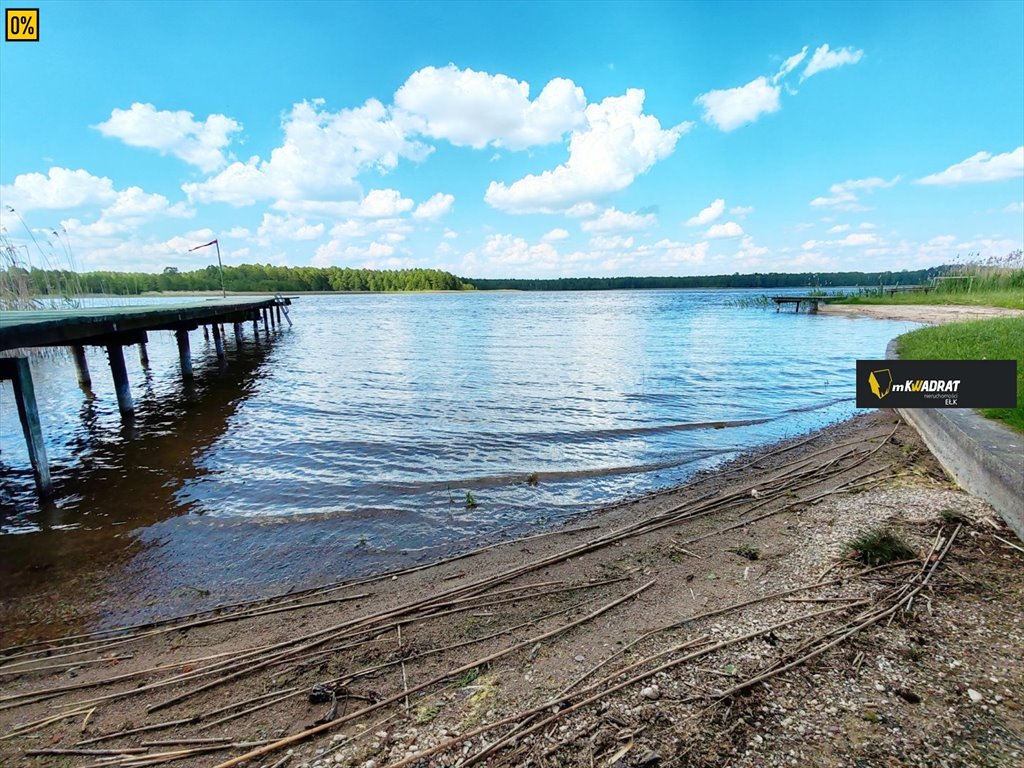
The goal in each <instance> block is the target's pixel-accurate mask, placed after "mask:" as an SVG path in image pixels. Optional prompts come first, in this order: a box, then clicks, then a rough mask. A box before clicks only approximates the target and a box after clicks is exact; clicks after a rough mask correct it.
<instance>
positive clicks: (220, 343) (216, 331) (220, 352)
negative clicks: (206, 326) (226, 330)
mask: <svg viewBox="0 0 1024 768" xmlns="http://www.w3.org/2000/svg"><path fill="white" fill-rule="evenodd" d="M213 345H214V347H216V349H217V359H218V360H223V359H224V339H223V338H221V334H220V325H219V324H218V323H214V324H213Z"/></svg>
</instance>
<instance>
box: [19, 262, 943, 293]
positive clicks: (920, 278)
mask: <svg viewBox="0 0 1024 768" xmlns="http://www.w3.org/2000/svg"><path fill="white" fill-rule="evenodd" d="M946 269H947V268H946V267H932V268H930V269H918V270H904V271H900V272H801V273H784V272H767V273H761V272H755V273H753V274H745V275H741V274H739V273H738V272H737V273H733V274H731V275H703V276H696V277H563V278H557V279H520V278H508V279H484V278H465V277H457V276H456V275H453V274H452V273H450V272H445V271H443V270H440V269H395V270H374V269H350V268H343V267H277V266H272V265H269V264H242V265H239V266H226V267H224V278H223V279H224V288H225V289H226V290H228V291H234V292H265V293H286V292H293V291H328V292H364V291H369V292H389V291H465V290H480V291H494V290H517V291H606V290H625V289H656V288H821V289H824V288H828V287H833V286H868V285H871V286H874V285H917V284H922V283H927V282H928V281H930V280H931V279H932V278H933V277H935V276H936V275H940V274H943V273H944V272H945V271H946ZM0 285H22V286H24V287H25V288H27V289H28V292H30V293H33V294H36V295H44V296H46V295H49V296H53V295H64V296H67V295H88V294H114V295H135V294H141V293H153V292H157V293H160V292H170V291H182V292H192V291H219V290H220V289H221V273H220V270H219V269H218V268H217V267H216V266H215V265H211V266H208V267H205V268H202V269H195V270H191V271H180V270H178V269H177V268H176V267H167V268H165V269H164V270H163V272H158V273H149V272H102V271H101V272H72V271H69V270H54V269H37V268H32V269H25V268H23V267H21V266H8V267H7V268H6V269H3V270H0Z"/></svg>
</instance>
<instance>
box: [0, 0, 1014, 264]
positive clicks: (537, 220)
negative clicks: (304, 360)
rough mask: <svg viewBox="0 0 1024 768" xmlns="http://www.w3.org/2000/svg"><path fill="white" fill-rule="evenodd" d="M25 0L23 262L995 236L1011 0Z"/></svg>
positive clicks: (498, 258) (786, 260)
mask: <svg viewBox="0 0 1024 768" xmlns="http://www.w3.org/2000/svg"><path fill="white" fill-rule="evenodd" d="M7 5H8V4H6V3H5V8H6V7H7ZM23 5H26V4H23V3H16V4H15V7H21V6H23ZM31 5H33V6H34V5H38V6H39V9H40V19H39V32H40V40H39V42H7V41H5V42H3V43H0V97H2V106H0V185H2V186H0V226H2V227H3V230H4V231H3V234H4V236H5V238H6V239H7V243H8V244H9V245H10V246H11V247H12V248H13V251H11V250H9V251H8V253H9V254H10V253H14V254H16V255H17V257H18V258H19V259H20V260H22V261H23V262H24V261H31V263H32V264H34V265H36V266H43V265H49V266H52V267H66V266H68V265H69V264H70V265H71V266H73V267H74V268H76V269H78V270H83V271H84V270H97V269H104V270H124V271H146V272H158V271H161V270H163V269H164V268H165V267H169V266H173V267H177V268H178V269H180V270H185V269H191V268H196V267H202V266H205V265H207V264H209V263H211V262H212V261H213V260H214V259H215V255H214V254H213V253H212V251H211V250H210V249H203V250H200V251H197V252H192V253H190V252H189V250H188V249H189V248H191V247H193V246H196V245H201V244H202V243H205V242H208V241H210V240H212V239H214V238H216V239H217V240H218V241H219V243H220V246H221V251H222V255H223V259H224V262H225V263H226V264H241V263H261V264H277V265H291V266H310V265H312V266H331V265H336V266H342V267H369V268H380V269H397V268H404V267H436V268H441V269H445V270H448V271H451V272H454V273H456V274H458V275H460V276H465V277H562V276H570V277H571V276H594V275H695V274H723V273H733V272H755V271H759V272H768V271H780V272H820V271H837V270H863V271H875V270H886V269H904V268H907V269H916V268H921V267H928V266H935V265H938V264H944V263H951V262H954V261H956V260H961V261H964V260H969V259H989V258H1001V257H1004V256H1006V255H1007V254H1008V253H1010V252H1011V251H1013V250H1015V249H1019V248H1021V246H1022V241H1024V45H1022V44H1021V37H1020V34H1021V30H1022V29H1024V3H1021V2H970V3H963V4H958V3H920V4H919V3H900V2H886V3H875V2H871V3H840V2H827V3H811V2H806V3H768V2H758V3H750V4H747V3H740V2H733V3H699V2H694V3H669V2H658V3H643V2H623V3H618V2H607V3H557V2H544V3H497V2H479V3H469V2H464V3H432V2H415V3H400V2H375V3H338V2H316V3H313V2H308V3H307V2H290V3H280V2H269V3H261V2H253V1H251V0H250V1H249V2H244V3H243V2H222V3H219V2H201V3H200V2H167V3H164V2H158V1H155V0H153V1H151V2H146V3H90V2H47V1H46V0H40V1H39V2H33V3H31ZM12 209H13V210H12Z"/></svg>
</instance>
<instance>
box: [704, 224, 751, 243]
mask: <svg viewBox="0 0 1024 768" xmlns="http://www.w3.org/2000/svg"><path fill="white" fill-rule="evenodd" d="M742 235H743V227H741V226H740V225H739V224H737V223H736V222H735V221H726V222H723V223H721V224H712V225H711V226H710V227H708V230H707V232H705V233H704V237H706V238H707V239H708V240H716V239H721V238H726V237H740V236H742Z"/></svg>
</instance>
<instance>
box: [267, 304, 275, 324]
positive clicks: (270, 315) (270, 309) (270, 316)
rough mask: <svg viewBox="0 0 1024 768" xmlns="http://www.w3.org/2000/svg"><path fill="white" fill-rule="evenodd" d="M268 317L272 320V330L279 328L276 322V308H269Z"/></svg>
mask: <svg viewBox="0 0 1024 768" xmlns="http://www.w3.org/2000/svg"><path fill="white" fill-rule="evenodd" d="M267 316H268V317H269V318H270V327H271V328H276V327H277V323H275V322H274V308H273V307H267Z"/></svg>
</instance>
